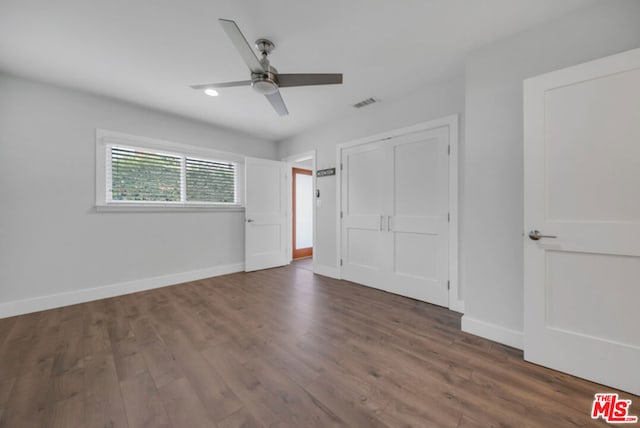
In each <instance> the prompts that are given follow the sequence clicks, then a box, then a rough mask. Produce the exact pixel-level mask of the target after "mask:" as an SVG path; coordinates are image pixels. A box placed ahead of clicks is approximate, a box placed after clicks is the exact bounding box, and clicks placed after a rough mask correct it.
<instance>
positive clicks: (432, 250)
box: [386, 127, 449, 307]
mask: <svg viewBox="0 0 640 428" xmlns="http://www.w3.org/2000/svg"><path fill="white" fill-rule="evenodd" d="M389 143H390V144H391V145H392V154H391V156H390V157H389V159H388V161H389V162H390V163H392V164H393V165H392V166H393V168H392V170H393V175H392V180H393V186H392V189H393V192H392V197H391V198H390V202H391V205H392V208H391V210H390V211H388V212H387V213H386V214H387V215H389V221H388V226H387V229H386V231H387V233H388V234H389V235H391V236H390V238H389V239H390V245H391V250H390V254H391V263H390V282H389V284H388V286H387V289H388V291H391V292H393V293H396V294H401V295H403V296H407V297H411V298H414V299H418V300H422V301H425V302H430V303H434V304H436V305H441V306H446V307H448V306H449V292H448V285H447V281H448V271H449V257H448V253H449V250H448V248H449V236H448V229H449V224H448V208H449V156H448V147H449V131H448V128H447V127H442V128H437V129H434V130H429V131H425V132H420V133H416V134H411V135H406V136H402V137H398V138H395V139H393V140H390V141H389Z"/></svg>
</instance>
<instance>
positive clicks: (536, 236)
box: [529, 230, 557, 241]
mask: <svg viewBox="0 0 640 428" xmlns="http://www.w3.org/2000/svg"><path fill="white" fill-rule="evenodd" d="M541 238H557V236H554V235H543V234H542V233H540V231H539V230H532V231H531V232H529V239H531V240H532V241H539V240H540V239H541Z"/></svg>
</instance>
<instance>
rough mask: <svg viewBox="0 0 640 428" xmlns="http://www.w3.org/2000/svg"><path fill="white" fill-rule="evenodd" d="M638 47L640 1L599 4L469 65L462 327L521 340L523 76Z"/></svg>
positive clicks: (481, 54)
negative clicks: (463, 315) (463, 310)
mask: <svg viewBox="0 0 640 428" xmlns="http://www.w3.org/2000/svg"><path fill="white" fill-rule="evenodd" d="M638 46H640V2H639V1H636V0H612V1H608V2H604V3H598V4H597V5H596V6H592V7H589V8H586V9H583V10H581V11H580V12H578V13H574V14H571V15H569V16H566V17H564V18H562V19H558V20H556V21H554V22H550V23H548V24H546V25H544V26H542V27H539V28H537V29H534V30H531V31H527V32H524V33H521V34H518V35H516V36H515V37H510V38H508V39H505V40H503V41H500V42H498V43H495V44H492V45H490V46H487V47H485V48H483V49H480V50H478V51H476V52H474V53H473V54H472V55H471V56H470V57H469V58H468V61H467V64H466V101H465V103H466V151H465V153H464V155H463V156H462V160H463V170H464V189H465V192H464V197H463V201H462V206H463V209H462V216H461V218H462V223H461V231H460V234H461V237H462V239H461V279H460V281H461V283H462V286H463V288H464V290H465V317H464V318H463V329H465V330H468V331H471V332H475V333H480V334H482V335H485V336H487V337H490V338H493V339H496V340H499V341H502V342H505V343H508V344H511V345H514V346H522V337H521V333H522V329H523V237H522V233H523V231H524V230H523V227H524V226H523V143H522V139H523V137H522V134H523V129H522V122H523V118H522V80H523V79H525V78H528V77H532V76H535V75H538V74H541V73H545V72H548V71H552V70H556V69H560V68H564V67H567V66H570V65H575V64H578V63H581V62H585V61H588V60H592V59H595V58H599V57H603V56H607V55H611V54H614V53H617V52H620V51H624V50H628V49H632V48H635V47H638Z"/></svg>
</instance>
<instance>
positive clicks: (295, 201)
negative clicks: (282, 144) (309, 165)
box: [291, 167, 314, 259]
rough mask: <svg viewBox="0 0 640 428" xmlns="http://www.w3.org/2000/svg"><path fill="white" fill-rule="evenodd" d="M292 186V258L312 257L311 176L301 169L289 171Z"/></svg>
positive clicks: (308, 172)
mask: <svg viewBox="0 0 640 428" xmlns="http://www.w3.org/2000/svg"><path fill="white" fill-rule="evenodd" d="M291 184H292V191H291V196H292V198H291V199H292V204H291V212H292V213H293V221H292V228H291V229H292V237H293V239H292V248H293V251H292V257H293V258H294V259H300V258H303V257H311V256H312V255H313V203H314V200H313V176H312V172H311V171H310V170H307V169H302V168H295V167H294V168H292V169H291Z"/></svg>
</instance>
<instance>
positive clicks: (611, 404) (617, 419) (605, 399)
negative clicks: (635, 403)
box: [591, 393, 638, 424]
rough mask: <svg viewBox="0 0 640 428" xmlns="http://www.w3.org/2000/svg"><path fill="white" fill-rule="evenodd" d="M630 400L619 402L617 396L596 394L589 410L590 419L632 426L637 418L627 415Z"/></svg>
mask: <svg viewBox="0 0 640 428" xmlns="http://www.w3.org/2000/svg"><path fill="white" fill-rule="evenodd" d="M629 407H631V400H621V399H619V398H618V394H614V393H602V394H596V395H595V399H594V400H593V407H592V408H591V419H598V418H602V419H604V420H605V421H607V422H608V423H610V424H634V423H636V422H638V417H637V416H631V415H629Z"/></svg>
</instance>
